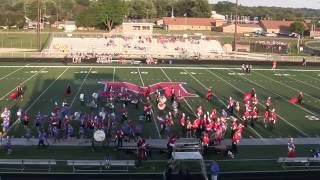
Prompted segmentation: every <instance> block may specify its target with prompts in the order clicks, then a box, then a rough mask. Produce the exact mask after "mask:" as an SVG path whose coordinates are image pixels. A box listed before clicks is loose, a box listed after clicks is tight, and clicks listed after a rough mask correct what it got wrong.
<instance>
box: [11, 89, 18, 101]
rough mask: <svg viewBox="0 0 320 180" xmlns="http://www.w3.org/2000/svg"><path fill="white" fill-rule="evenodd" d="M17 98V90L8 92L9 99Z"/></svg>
mask: <svg viewBox="0 0 320 180" xmlns="http://www.w3.org/2000/svg"><path fill="white" fill-rule="evenodd" d="M17 98H18V92H17V91H14V92H12V93H11V94H10V99H11V100H15V99H17Z"/></svg>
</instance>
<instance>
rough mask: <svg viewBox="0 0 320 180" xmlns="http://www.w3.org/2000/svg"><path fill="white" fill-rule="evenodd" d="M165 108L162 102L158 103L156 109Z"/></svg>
mask: <svg viewBox="0 0 320 180" xmlns="http://www.w3.org/2000/svg"><path fill="white" fill-rule="evenodd" d="M165 108H166V104H164V103H158V109H159V110H161V111H162V110H164V109H165Z"/></svg>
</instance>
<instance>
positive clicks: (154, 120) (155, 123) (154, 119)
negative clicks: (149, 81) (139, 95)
mask: <svg viewBox="0 0 320 180" xmlns="http://www.w3.org/2000/svg"><path fill="white" fill-rule="evenodd" d="M138 72H139V76H140V80H141V83H142V86H143V87H144V86H145V84H144V82H143V79H142V76H141V72H140V68H138ZM151 110H152V119H153V122H154V125H155V126H156V129H157V132H158V136H159V138H161V134H160V130H159V127H158V124H157V122H156V118H155V117H154V110H153V107H152V106H151Z"/></svg>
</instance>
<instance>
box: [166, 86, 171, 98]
mask: <svg viewBox="0 0 320 180" xmlns="http://www.w3.org/2000/svg"><path fill="white" fill-rule="evenodd" d="M165 95H166V97H170V96H171V88H170V87H167V88H166V90H165Z"/></svg>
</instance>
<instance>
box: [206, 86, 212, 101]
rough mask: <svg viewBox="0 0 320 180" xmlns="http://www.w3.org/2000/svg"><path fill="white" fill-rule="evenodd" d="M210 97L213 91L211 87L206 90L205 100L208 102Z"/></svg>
mask: <svg viewBox="0 0 320 180" xmlns="http://www.w3.org/2000/svg"><path fill="white" fill-rule="evenodd" d="M212 97H213V92H212V89H211V88H209V89H208V92H207V95H206V99H207V101H208V102H209V101H211V99H212Z"/></svg>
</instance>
